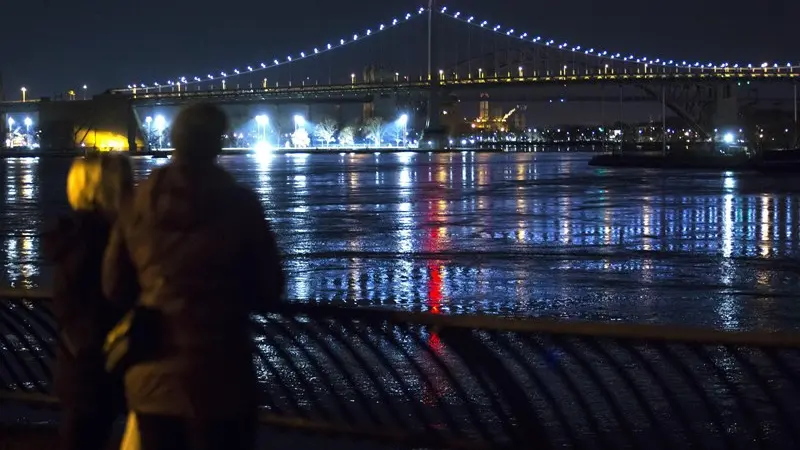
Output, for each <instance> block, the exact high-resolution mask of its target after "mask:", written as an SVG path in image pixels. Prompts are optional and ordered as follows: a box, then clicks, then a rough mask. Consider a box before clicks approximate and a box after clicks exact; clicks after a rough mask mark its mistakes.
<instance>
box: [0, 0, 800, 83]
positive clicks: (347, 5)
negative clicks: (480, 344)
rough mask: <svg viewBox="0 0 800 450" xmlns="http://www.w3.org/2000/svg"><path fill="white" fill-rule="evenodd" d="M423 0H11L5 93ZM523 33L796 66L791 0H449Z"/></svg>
mask: <svg viewBox="0 0 800 450" xmlns="http://www.w3.org/2000/svg"><path fill="white" fill-rule="evenodd" d="M425 1H426V0H422V1H420V0H417V1H413V0H295V1H276V0H131V1H120V0H8V1H3V2H2V3H3V7H2V13H1V14H2V17H3V21H2V26H0V43H2V54H3V58H2V62H1V63H0V73H2V77H3V82H4V85H5V87H4V90H5V94H6V96H7V97H8V98H15V97H16V96H18V95H19V88H20V86H23V85H24V86H26V87H27V88H28V89H29V92H30V95H31V96H32V97H39V96H47V95H52V94H53V93H54V92H58V91H63V90H66V89H68V88H70V87H77V86H80V85H83V84H84V83H85V84H88V85H89V86H90V90H91V91H94V92H100V91H102V90H104V89H106V88H109V87H119V86H123V85H127V84H128V83H130V82H133V81H142V82H149V81H155V80H157V79H161V80H164V79H166V78H169V77H171V76H173V75H176V74H187V75H189V74H195V73H196V74H198V75H200V74H202V73H205V72H208V71H210V70H219V69H220V68H222V69H225V68H233V67H241V66H244V65H247V64H248V63H250V62H256V61H261V60H264V59H269V58H271V57H272V56H273V55H276V54H277V55H280V54H289V53H295V52H297V51H299V50H303V49H309V48H311V47H313V46H314V45H319V44H321V43H324V42H327V41H329V40H331V39H332V38H337V37H340V36H346V35H348V33H352V32H354V31H361V30H363V29H364V27H366V26H368V25H374V24H376V23H378V22H380V21H385V20H386V19H388V18H391V17H392V16H399V15H402V14H401V13H403V12H405V11H407V10H408V11H413V10H415V9H417V8H418V7H419V6H420V5H421V4H422V3H423V2H425ZM442 3H443V4H446V5H447V6H448V7H449V8H450V9H451V10H461V11H464V12H469V13H470V14H474V15H475V16H476V17H479V18H485V19H486V20H489V21H490V22H493V23H500V24H503V25H507V26H509V27H514V28H516V29H517V30H525V31H528V32H529V33H531V34H540V35H542V36H547V37H552V38H554V39H557V40H563V41H567V42H570V43H574V44H580V45H584V46H585V47H598V48H601V47H602V48H608V49H616V50H617V51H620V52H629V53H634V54H637V55H654V56H657V55H664V56H668V57H670V58H685V59H699V60H701V61H708V62H712V61H714V62H723V61H730V62H733V61H744V62H749V61H752V62H760V61H773V60H777V61H779V62H782V63H786V62H789V61H792V62H800V32H799V31H798V30H800V26H798V25H800V2H799V1H797V0H761V1H758V2H756V1H744V0H670V1H665V0H638V1H637V0H606V1H597V0H556V1H552V0H551V1H546V0H544V1H528V0H491V1H487V0H451V1H449V2H442Z"/></svg>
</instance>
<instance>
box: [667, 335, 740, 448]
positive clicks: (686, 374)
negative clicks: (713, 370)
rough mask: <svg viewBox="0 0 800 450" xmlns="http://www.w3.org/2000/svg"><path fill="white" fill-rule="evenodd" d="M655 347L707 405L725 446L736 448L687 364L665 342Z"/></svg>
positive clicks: (719, 416)
mask: <svg viewBox="0 0 800 450" xmlns="http://www.w3.org/2000/svg"><path fill="white" fill-rule="evenodd" d="M654 345H655V346H656V347H659V348H660V349H661V354H662V355H664V356H666V357H667V359H669V360H670V362H671V363H672V366H673V367H675V368H676V369H678V372H679V373H680V374H681V375H683V378H684V380H686V381H687V384H688V386H689V387H690V388H692V390H693V391H694V392H695V394H696V395H697V396H698V397H699V398H700V400H702V403H704V404H705V406H706V408H707V411H708V413H709V414H710V415H711V422H712V424H713V425H714V428H716V430H717V433H719V435H720V436H721V437H722V440H723V441H725V446H726V447H727V448H735V445H734V443H733V441H732V440H731V437H730V435H728V433H726V432H725V429H724V422H723V420H722V416H721V415H720V412H719V411H718V410H717V408H716V407H714V402H712V401H711V398H709V396H708V394H707V393H706V391H705V390H703V388H702V386H700V384H699V382H698V381H697V379H696V378H695V376H694V374H692V371H691V370H690V369H689V368H688V367H687V366H686V364H684V363H683V361H681V360H680V358H679V357H678V355H676V354H675V352H674V351H673V350H672V349H670V348H669V347H668V346H667V345H666V344H664V343H663V342H659V343H656V344H654ZM686 346H687V347H691V344H686Z"/></svg>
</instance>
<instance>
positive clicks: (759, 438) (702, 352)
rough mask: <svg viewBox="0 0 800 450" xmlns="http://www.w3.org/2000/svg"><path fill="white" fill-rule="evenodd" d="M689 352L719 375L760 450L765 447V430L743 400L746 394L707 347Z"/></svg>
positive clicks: (693, 348) (692, 349)
mask: <svg viewBox="0 0 800 450" xmlns="http://www.w3.org/2000/svg"><path fill="white" fill-rule="evenodd" d="M689 350H690V351H692V352H693V353H695V354H696V355H697V356H698V357H699V358H700V359H702V360H703V361H705V363H706V364H708V365H710V366H711V367H713V368H714V372H715V373H716V375H717V378H719V379H720V381H722V382H723V383H724V384H725V387H726V388H727V389H728V390H729V391H730V392H731V393H733V394H734V395H733V400H734V401H735V402H736V404H737V405H738V406H739V409H741V410H742V414H743V416H744V419H745V421H746V422H747V423H748V425H749V428H750V429H751V432H752V433H753V437H754V438H756V442H758V447H759V448H765V447H764V441H765V439H766V436H765V435H764V431H763V429H762V428H761V427H760V426H759V425H758V420H756V418H755V416H754V415H753V411H751V410H750V408H749V406H748V405H747V403H746V402H745V401H744V399H743V398H742V397H743V396H744V392H743V391H742V390H741V389H740V388H738V387H737V386H736V385H735V384H734V383H733V382H732V381H731V380H730V378H728V376H727V375H726V374H725V371H723V370H722V368H721V367H719V364H717V363H716V362H714V360H713V359H712V358H711V356H710V355H709V354H708V351H707V350H706V347H704V346H697V347H695V346H690V347H689Z"/></svg>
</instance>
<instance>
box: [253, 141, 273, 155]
mask: <svg viewBox="0 0 800 450" xmlns="http://www.w3.org/2000/svg"><path fill="white" fill-rule="evenodd" d="M270 150H272V147H270V145H269V143H268V142H266V141H258V142H256V145H255V151H256V152H258V153H266V152H269V151H270Z"/></svg>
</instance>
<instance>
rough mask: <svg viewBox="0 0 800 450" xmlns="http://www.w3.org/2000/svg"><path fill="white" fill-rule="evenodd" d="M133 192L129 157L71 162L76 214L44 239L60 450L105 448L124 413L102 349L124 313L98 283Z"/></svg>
mask: <svg viewBox="0 0 800 450" xmlns="http://www.w3.org/2000/svg"><path fill="white" fill-rule="evenodd" d="M132 188H133V176H132V172H131V167H130V162H129V161H128V159H127V158H126V157H124V156H122V155H115V154H103V155H98V156H92V157H87V158H85V159H84V158H81V159H76V160H75V162H74V163H73V164H72V167H71V168H70V171H69V175H68V177H67V197H68V200H69V204H70V207H71V208H72V210H73V212H72V213H71V214H70V215H68V216H65V217H62V218H60V219H59V220H58V223H57V224H56V226H55V227H54V229H52V230H50V231H48V232H46V233H45V234H44V236H43V244H44V251H45V255H46V257H47V258H48V259H49V260H50V262H51V263H53V265H54V266H55V277H54V280H53V312H54V313H55V317H56V321H57V323H58V329H59V346H58V348H57V353H56V369H55V373H54V384H55V389H56V394H57V395H58V397H59V399H60V400H61V406H62V417H61V422H60V448H61V449H62V450H100V449H103V450H105V449H106V448H107V447H108V440H109V436H110V433H111V426H112V425H113V423H114V421H115V420H116V419H117V418H118V417H119V416H120V415H121V414H122V413H123V412H124V406H125V404H124V397H123V390H122V380H121V379H119V378H116V377H114V376H112V375H109V374H107V373H106V371H105V367H104V358H105V357H104V355H103V351H102V348H103V342H104V341H105V336H106V333H108V331H109V330H110V329H111V328H112V327H113V326H114V325H115V324H116V322H117V320H119V318H120V317H121V316H122V314H123V312H124V310H122V309H119V308H116V307H114V306H112V305H111V304H110V303H109V302H108V301H107V300H106V298H105V297H104V296H103V294H102V289H101V283H100V280H101V269H102V262H103V252H104V251H105V249H106V244H107V243H108V240H109V234H110V232H111V229H112V226H113V224H114V222H115V221H116V220H117V217H118V215H119V213H120V209H122V208H123V207H124V205H125V203H126V202H127V200H128V199H129V196H130V193H131V190H132ZM120 295H125V296H128V297H135V295H136V293H135V292H120Z"/></svg>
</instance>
